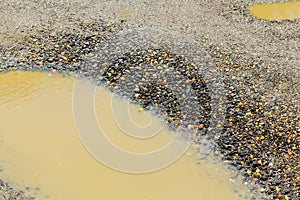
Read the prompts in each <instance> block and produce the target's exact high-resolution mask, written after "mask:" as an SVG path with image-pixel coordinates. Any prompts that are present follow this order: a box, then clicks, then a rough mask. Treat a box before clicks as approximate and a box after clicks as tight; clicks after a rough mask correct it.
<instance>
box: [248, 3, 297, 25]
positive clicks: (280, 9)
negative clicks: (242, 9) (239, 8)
mask: <svg viewBox="0 0 300 200" xmlns="http://www.w3.org/2000/svg"><path fill="white" fill-rule="evenodd" d="M248 9H249V11H250V12H251V14H252V15H253V16H255V17H258V18H262V19H266V20H276V21H281V20H284V19H289V20H293V19H298V18H300V1H291V2H283V3H269V4H267V3H266V4H253V5H251V6H249V8H248Z"/></svg>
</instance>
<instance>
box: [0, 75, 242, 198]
mask: <svg viewBox="0 0 300 200" xmlns="http://www.w3.org/2000/svg"><path fill="white" fill-rule="evenodd" d="M74 83H75V79H73V78H64V77H62V76H60V75H57V76H51V77H49V76H47V74H45V73H40V72H10V73H6V74H1V75H0V91H1V92H0V97H1V99H0V121H1V127H0V141H1V143H0V144H1V145H0V149H1V150H0V158H1V159H0V166H1V167H2V168H3V171H2V172H0V177H1V178H2V179H4V180H6V181H9V182H10V183H11V184H12V185H13V186H14V187H17V188H19V189H24V187H25V186H28V187H30V188H39V190H33V191H34V192H33V191H31V190H29V191H28V195H30V194H33V193H34V194H35V195H36V196H37V197H39V199H49V200H66V199H72V200H82V199H122V200H132V199H153V200H159V199H164V200H171V199H172V200H182V199H189V200H193V199H197V200H200V199H203V200H204V199H205V200H218V199H220V200H238V199H243V198H241V197H239V196H238V194H237V193H235V192H234V190H238V191H240V192H239V194H246V191H247V188H246V187H245V186H242V185H240V186H237V184H232V182H231V181H229V179H230V172H229V171H228V170H226V167H225V165H224V164H222V163H216V162H215V161H212V160H210V159H208V158H207V159H206V160H201V161H199V160H197V155H196V154H195V150H194V149H193V148H191V149H189V150H188V151H187V152H186V153H185V154H184V156H182V157H181V158H180V159H179V160H177V161H176V162H175V163H174V164H172V165H171V166H169V167H167V168H164V169H162V170H159V171H156V172H153V173H147V174H129V173H122V172H119V171H116V170H113V169H111V168H109V167H106V166H104V165H103V164H101V163H99V162H98V161H97V160H95V159H94V158H93V156H91V155H90V154H89V153H88V152H87V150H86V149H85V148H84V147H83V145H82V143H81V141H80V139H79V137H78V134H77V132H76V129H75V125H74V120H73V114H72V90H73V86H74ZM111 96H112V93H110V92H108V91H106V90H104V89H103V88H99V89H98V91H97V93H96V97H95V98H96V102H97V103H96V105H95V108H96V112H97V116H101V115H102V116H103V115H105V116H106V118H105V122H104V123H103V126H104V129H105V130H107V131H108V132H109V135H108V137H109V139H110V140H111V141H112V142H114V143H115V144H116V145H118V146H120V147H121V148H124V149H126V150H128V151H135V152H147V151H153V150H155V149H157V148H159V147H161V146H163V145H164V144H166V143H167V142H168V141H170V140H172V139H173V134H172V133H170V132H169V131H168V130H167V129H166V128H163V129H162V131H161V132H160V133H159V134H158V135H156V136H155V137H153V138H150V139H147V140H140V139H136V138H133V137H130V136H128V135H126V134H124V133H123V132H122V131H121V130H120V129H118V127H116V125H115V124H114V121H113V115H112V112H111V104H110V100H111ZM129 108H130V109H129V110H130V114H131V117H132V119H133V120H134V121H135V122H136V123H137V124H139V125H140V126H144V125H147V124H148V123H149V122H150V121H151V120H150V119H151V116H150V115H149V114H148V113H147V112H139V111H138V107H137V106H134V105H130V107H129ZM152 120H159V119H156V118H152ZM197 163H198V164H197ZM46 197H47V198H46Z"/></svg>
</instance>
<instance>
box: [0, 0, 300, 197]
mask: <svg viewBox="0 0 300 200" xmlns="http://www.w3.org/2000/svg"><path fill="white" fill-rule="evenodd" d="M28 2H29V1H28ZM253 2H254V1H238V2H237V1H229V0H224V1H193V0H190V1H189V0H187V1H164V2H160V3H156V2H154V1H149V2H140V1H138V2H136V1H134V0H132V1H126V2H123V1H114V4H112V1H103V2H101V4H100V3H99V2H98V1H86V2H85V3H78V2H76V1H71V0H69V1H67V0H65V1H60V2H55V1H41V2H40V1H30V3H29V4H28V5H27V7H26V3H25V2H20V1H17V0H14V1H12V4H10V5H8V4H7V3H6V2H2V1H0V7H1V6H2V8H4V7H5V8H6V9H5V11H6V12H8V11H9V13H10V14H14V12H15V11H14V9H12V8H13V7H14V6H15V7H20V8H22V9H21V11H22V12H20V13H21V15H20V16H19V15H15V16H16V17H15V18H13V19H7V21H6V22H5V23H4V24H3V27H6V28H5V29H2V32H1V33H0V39H1V42H2V41H3V43H1V45H2V46H1V48H0V72H7V71H10V70H16V69H21V70H40V71H47V72H48V73H50V74H51V73H56V72H59V73H66V74H77V75H79V76H80V77H86V78H89V79H91V80H92V81H94V82H95V84H98V85H104V86H106V87H108V88H109V89H111V90H112V91H114V92H115V93H118V94H120V95H121V96H125V97H127V98H128V99H129V100H130V101H132V102H135V103H138V104H140V105H141V106H143V108H144V109H146V110H151V111H153V112H154V113H156V114H157V115H160V116H162V117H164V118H165V119H166V122H167V123H168V124H169V125H170V128H172V129H176V130H178V131H181V132H182V133H183V134H185V136H186V137H187V138H188V139H190V140H193V141H194V142H195V143H198V144H200V150H199V151H201V153H199V156H200V157H205V156H206V155H208V154H210V153H211V152H214V154H215V156H216V157H217V158H221V159H223V160H224V161H226V162H227V163H230V165H232V166H234V167H235V168H236V169H237V170H238V173H239V174H242V175H243V176H244V178H245V183H248V184H249V185H250V187H251V189H253V191H254V192H255V193H262V194H264V195H265V196H266V197H265V198H266V199H285V200H287V199H298V198H299V196H300V194H299V193H300V174H299V172H300V165H299V160H300V152H299V151H300V117H299V91H300V85H299V78H300V77H299V74H300V73H299V68H300V61H299V38H300V37H299V36H300V35H299V33H300V31H299V22H300V20H294V21H289V20H285V21H283V22H276V21H264V20H260V19H255V18H253V17H251V16H249V13H248V11H247V10H246V8H247V6H248V5H250V4H251V3H253ZM255 2H258V1H255ZM260 2H261V1H260ZM264 2H267V1H264ZM174 4H175V6H174ZM46 6H47V7H48V9H45V7H46ZM31 9H32V10H33V11H35V13H34V15H32V16H31V15H30V16H31V17H30V19H31V20H29V21H28V22H25V21H24V20H19V21H18V17H19V18H22V17H23V18H24V19H26V18H28V16H29V15H28V14H26V13H27V12H29V10H31ZM42 11H43V12H42ZM6 12H4V15H5V16H6V14H7V13H6ZM5 13H6V14H5ZM1 15H3V13H2V14H0V16H1ZM49 16H50V17H49ZM6 18H7V16H6ZM16 21H18V22H22V23H18V26H11V24H13V23H16ZM11 33H14V34H11ZM1 183H2V182H1ZM1 185H3V186H1V187H2V188H4V191H8V192H6V193H9V194H10V195H11V196H12V197H14V193H15V192H9V191H13V189H12V188H8V187H4V185H5V184H4V183H2V184H1ZM5 188H6V189H5ZM1 190H2V189H1ZM2 191H3V190H2ZM0 194H2V193H0ZM15 194H16V195H19V194H18V193H15ZM16 195H15V197H17V196H16ZM3 198H4V199H9V197H3ZM21 199H22V197H21Z"/></svg>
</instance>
